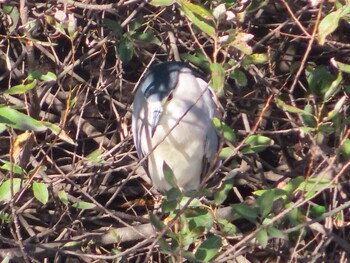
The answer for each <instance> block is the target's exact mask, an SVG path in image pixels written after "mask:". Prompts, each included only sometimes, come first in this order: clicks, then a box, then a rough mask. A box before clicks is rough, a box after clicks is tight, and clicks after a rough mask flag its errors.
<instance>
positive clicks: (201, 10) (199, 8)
mask: <svg viewBox="0 0 350 263" xmlns="http://www.w3.org/2000/svg"><path fill="white" fill-rule="evenodd" d="M181 4H182V7H185V8H187V9H188V10H190V11H191V12H193V13H194V14H196V15H198V16H199V17H201V18H204V19H207V20H210V19H213V15H212V14H211V12H210V11H209V10H207V9H206V8H205V7H204V6H203V5H200V4H195V3H191V2H190V1H188V0H182V1H181Z"/></svg>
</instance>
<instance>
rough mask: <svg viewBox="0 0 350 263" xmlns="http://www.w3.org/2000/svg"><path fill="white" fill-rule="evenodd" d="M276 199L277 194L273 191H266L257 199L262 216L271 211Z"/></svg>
mask: <svg viewBox="0 0 350 263" xmlns="http://www.w3.org/2000/svg"><path fill="white" fill-rule="evenodd" d="M274 200H275V195H274V192H273V191H266V192H265V193H263V194H262V195H261V196H260V197H259V198H258V199H257V200H256V203H257V204H258V207H259V213H260V215H261V217H262V218H265V217H266V216H267V215H268V214H269V213H270V212H271V210H272V207H273V203H274Z"/></svg>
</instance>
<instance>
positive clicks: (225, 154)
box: [219, 146, 237, 159]
mask: <svg viewBox="0 0 350 263" xmlns="http://www.w3.org/2000/svg"><path fill="white" fill-rule="evenodd" d="M236 152H237V151H236V150H235V149H234V148H232V147H229V146H228V147H223V148H222V149H221V151H220V154H219V157H220V158H221V159H226V158H230V157H231V156H233V155H234V154H235V153H236Z"/></svg>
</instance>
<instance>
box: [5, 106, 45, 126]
mask: <svg viewBox="0 0 350 263" xmlns="http://www.w3.org/2000/svg"><path fill="white" fill-rule="evenodd" d="M0 123H3V124H5V125H8V126H10V127H12V128H15V129H19V130H32V131H45V130H46V127H45V126H44V125H43V124H42V123H41V122H40V121H38V120H35V119H33V118H32V117H30V116H28V115H25V114H23V113H21V112H19V111H17V110H14V109H11V108H10V107H8V106H6V105H1V104H0Z"/></svg>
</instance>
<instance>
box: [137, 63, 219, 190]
mask: <svg viewBox="0 0 350 263" xmlns="http://www.w3.org/2000/svg"><path fill="white" fill-rule="evenodd" d="M218 105H219V103H218V101H217V97H216V96H215V93H214V92H213V91H212V90H211V89H210V87H209V86H208V83H206V82H205V81H204V80H203V79H201V78H200V77H198V76H197V74H196V73H195V72H194V71H193V70H192V69H191V68H190V67H189V66H188V65H187V64H185V63H181V62H165V63H162V64H158V65H156V66H152V67H151V68H150V69H149V70H148V71H147V72H146V74H145V75H144V77H143V78H142V80H141V82H140V84H139V86H138V90H137V92H136V94H135V99H134V103H133V118H132V131H133V136H134V142H135V146H136V150H137V154H138V156H139V158H140V159H143V158H144V157H145V156H146V155H148V158H147V159H146V160H145V161H144V163H143V166H144V168H145V170H146V172H147V174H148V175H149V176H150V177H151V179H152V182H153V185H154V187H155V188H156V189H157V190H159V191H161V192H166V191H168V190H169V189H170V188H171V185H170V184H169V183H168V181H167V180H166V178H165V177H164V168H163V167H164V163H166V164H167V165H168V167H170V168H171V170H172V172H173V175H174V178H175V181H176V184H177V186H178V187H179V188H180V189H181V190H183V191H185V192H188V191H190V190H198V188H199V186H200V182H201V177H202V176H203V175H205V174H206V173H207V172H208V168H209V167H210V166H211V165H212V166H213V162H214V160H216V159H217V158H216V153H217V151H218V148H219V134H218V132H217V130H216V128H215V127H214V124H213V118H214V117H219V115H220V114H219V111H218Z"/></svg>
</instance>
